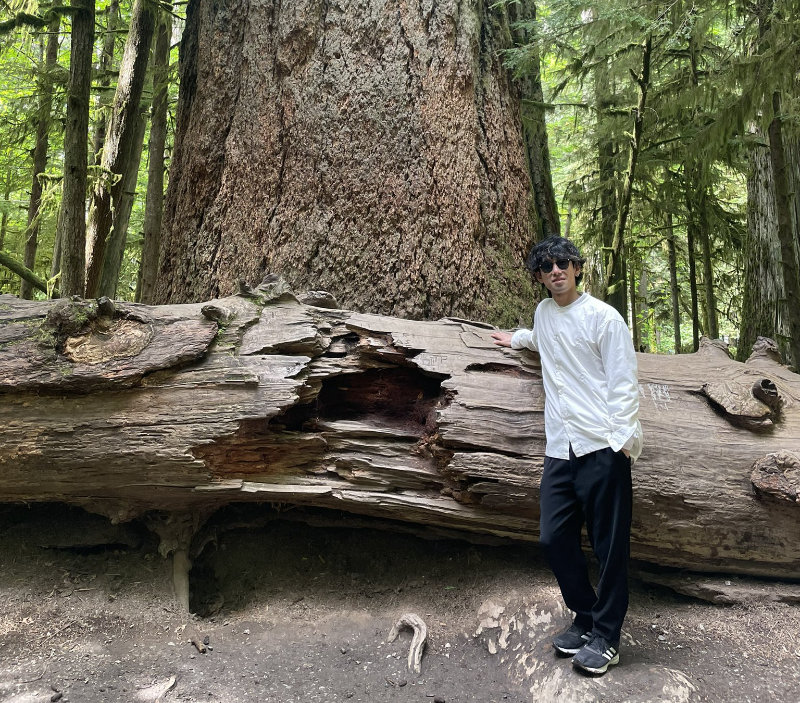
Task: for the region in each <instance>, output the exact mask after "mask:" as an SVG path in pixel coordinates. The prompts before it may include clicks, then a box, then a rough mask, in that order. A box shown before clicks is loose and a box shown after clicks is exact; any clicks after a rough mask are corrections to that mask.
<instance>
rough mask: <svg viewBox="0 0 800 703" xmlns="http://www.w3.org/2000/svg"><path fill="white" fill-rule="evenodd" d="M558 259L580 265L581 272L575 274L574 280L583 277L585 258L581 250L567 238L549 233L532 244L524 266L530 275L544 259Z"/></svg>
mask: <svg viewBox="0 0 800 703" xmlns="http://www.w3.org/2000/svg"><path fill="white" fill-rule="evenodd" d="M559 259H569V260H570V261H572V263H573V264H577V265H580V267H581V272H580V273H579V274H578V275H577V276H575V282H576V283H580V282H581V279H582V278H583V265H584V264H585V263H586V259H584V258H583V257H582V256H581V252H580V251H579V250H578V247H576V246H575V245H574V244H573V243H572V242H571V241H570V240H569V239H567V238H566V237H559V236H558V235H555V234H553V235H550V236H549V237H547V239H543V240H542V241H541V242H538V243H537V244H534V245H533V249H531V252H530V254H528V258H527V259H526V261H525V266H526V268H527V269H528V271H530V272H531V274H532V275H534V276H535V274H536V272H537V271H538V270H539V269H540V268H541V267H542V264H543V263H544V262H545V261H558V260H559Z"/></svg>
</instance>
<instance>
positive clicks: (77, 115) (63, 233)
mask: <svg viewBox="0 0 800 703" xmlns="http://www.w3.org/2000/svg"><path fill="white" fill-rule="evenodd" d="M72 7H73V8H74V10H73V13H72V38H71V42H70V46H71V57H70V66H69V88H68V91H67V120H66V125H65V128H64V185H63V190H62V196H61V209H60V211H59V215H58V226H57V228H56V230H57V231H56V241H57V242H58V243H59V246H60V249H61V250H60V252H59V253H60V256H59V259H60V263H61V269H60V270H61V284H60V286H59V287H60V288H61V290H62V291H63V293H64V295H83V292H84V281H85V270H84V264H85V261H86V254H85V248H86V214H85V204H86V178H87V157H88V135H89V88H90V85H91V79H92V50H93V47H94V0H73V4H72Z"/></svg>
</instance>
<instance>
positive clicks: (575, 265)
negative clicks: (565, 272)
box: [572, 262, 583, 278]
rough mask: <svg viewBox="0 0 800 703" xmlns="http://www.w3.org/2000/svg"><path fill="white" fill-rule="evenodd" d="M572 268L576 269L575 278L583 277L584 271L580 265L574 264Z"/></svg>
mask: <svg viewBox="0 0 800 703" xmlns="http://www.w3.org/2000/svg"><path fill="white" fill-rule="evenodd" d="M572 266H573V267H574V268H575V277H576V278H577V277H578V276H580V275H581V271H583V269H582V268H581V265H580V264H576V263H574V262H573V264H572Z"/></svg>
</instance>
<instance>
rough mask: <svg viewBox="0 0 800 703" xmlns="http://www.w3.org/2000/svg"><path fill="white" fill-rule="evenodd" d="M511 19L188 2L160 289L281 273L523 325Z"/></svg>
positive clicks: (380, 301) (527, 234)
mask: <svg viewBox="0 0 800 703" xmlns="http://www.w3.org/2000/svg"><path fill="white" fill-rule="evenodd" d="M504 18H505V13H504V12H503V11H502V9H501V8H499V7H494V6H493V5H492V4H490V3H483V2H480V3H463V2H458V1H457V0H441V1H440V2H432V1H431V0H423V1H422V2H419V3H410V4H408V3H407V4H392V3H384V2H380V1H379V0H371V1H369V2H355V0H344V1H343V2H340V3H337V4H336V5H332V4H330V3H323V2H319V1H318V0H302V1H298V2H293V3H280V4H279V3H271V2H260V3H248V2H244V1H243V0H233V1H232V2H230V3H227V4H220V3H216V2H212V1H211V0H192V1H191V2H190V4H189V6H188V8H187V20H186V30H185V32H184V36H183V41H182V44H181V67H180V75H181V79H180V80H181V83H180V95H179V100H178V111H177V124H176V137H175V149H174V152H173V159H172V164H171V172H170V182H169V186H168V189H167V196H166V202H165V210H164V227H163V232H162V235H163V238H164V243H163V246H162V254H163V256H162V260H161V268H160V273H159V281H158V284H157V292H156V299H157V300H158V301H160V302H167V301H170V302H183V301H190V300H203V299H207V298H209V297H214V296H216V295H219V294H227V293H230V292H233V291H234V290H235V288H236V282H237V279H238V278H240V277H243V278H245V279H255V278H256V277H257V276H260V275H261V273H263V271H265V270H271V271H275V272H281V273H283V274H285V275H286V277H287V278H288V279H289V280H290V282H291V283H292V284H293V285H294V286H296V287H297V288H304V287H311V286H320V287H323V288H325V289H326V290H330V291H331V292H333V293H335V294H336V296H337V298H338V299H339V300H340V301H341V302H342V303H343V304H345V305H348V306H352V307H357V308H359V309H363V310H370V311H373V312H379V313H384V314H394V315H398V316H403V317H412V318H436V317H439V316H442V315H459V316H463V317H476V318H482V319H487V318H488V319H491V320H493V321H496V322H503V323H504V324H507V325H512V324H517V323H518V322H519V320H520V319H524V320H527V319H529V318H530V301H531V300H533V299H535V295H536V291H535V290H534V287H533V284H532V281H531V280H530V276H529V275H528V274H527V273H526V272H525V271H524V269H523V268H522V267H521V265H520V264H521V263H522V261H523V260H524V258H525V256H526V254H527V252H528V250H529V249H530V246H531V244H532V243H533V241H534V238H535V237H534V234H535V230H536V227H535V224H533V223H532V222H531V219H530V211H529V203H530V198H531V185H530V179H529V176H528V171H527V166H526V163H525V148H524V143H523V137H522V127H521V124H520V117H519V114H520V111H519V95H518V94H517V90H516V88H515V86H514V85H513V81H512V79H511V77H510V76H509V74H508V71H507V69H506V68H505V67H504V66H503V57H502V50H503V49H506V48H508V47H509V45H510V37H511V32H510V30H509V27H508V24H507V21H506V20H505V19H504Z"/></svg>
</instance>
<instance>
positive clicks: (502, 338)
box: [492, 332, 511, 347]
mask: <svg viewBox="0 0 800 703" xmlns="http://www.w3.org/2000/svg"><path fill="white" fill-rule="evenodd" d="M492 339H493V340H494V343H495V344H496V345H497V346H498V347H510V346H511V333H510V332H492Z"/></svg>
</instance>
